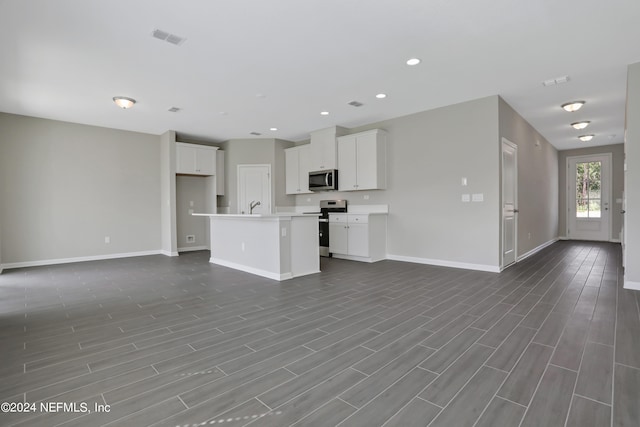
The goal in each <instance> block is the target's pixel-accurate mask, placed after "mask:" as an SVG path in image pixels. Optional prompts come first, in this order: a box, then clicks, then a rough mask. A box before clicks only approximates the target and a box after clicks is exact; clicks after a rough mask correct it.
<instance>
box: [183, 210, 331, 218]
mask: <svg viewBox="0 0 640 427" xmlns="http://www.w3.org/2000/svg"><path fill="white" fill-rule="evenodd" d="M191 215H193V216H209V217H216V218H246V219H252V218H293V217H313V216H317V217H319V216H320V214H319V213H308V214H307V213H299V212H281V213H276V214H208V213H193V214H191Z"/></svg>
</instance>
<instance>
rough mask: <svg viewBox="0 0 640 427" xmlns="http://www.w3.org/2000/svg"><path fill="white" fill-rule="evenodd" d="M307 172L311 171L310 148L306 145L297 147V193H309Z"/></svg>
mask: <svg viewBox="0 0 640 427" xmlns="http://www.w3.org/2000/svg"><path fill="white" fill-rule="evenodd" d="M309 171H311V146H310V145H309V144H306V145H302V146H300V147H298V193H311V191H309Z"/></svg>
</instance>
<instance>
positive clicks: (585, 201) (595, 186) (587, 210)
mask: <svg viewBox="0 0 640 427" xmlns="http://www.w3.org/2000/svg"><path fill="white" fill-rule="evenodd" d="M601 171H602V162H599V161H598V162H584V163H578V164H577V165H576V218H600V216H601V205H602V192H601V185H602V173H601Z"/></svg>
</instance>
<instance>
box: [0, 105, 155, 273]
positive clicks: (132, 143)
mask: <svg viewBox="0 0 640 427" xmlns="http://www.w3.org/2000/svg"><path fill="white" fill-rule="evenodd" d="M0 129H2V132H1V133H0V183H1V184H0V200H1V201H2V204H1V206H0V217H1V220H0V229H1V230H2V255H1V257H2V262H3V263H4V264H5V265H6V264H12V263H21V262H37V261H46V260H53V259H64V258H73V257H85V256H103V255H110V254H121V253H131V252H141V251H154V250H155V251H157V250H158V249H159V248H160V244H161V242H160V232H159V230H160V210H159V209H158V206H160V174H159V167H158V165H159V164H160V150H159V143H160V141H159V138H158V137H157V136H153V135H148V134H142V133H134V132H126V131H119V130H114V129H106V128H100V127H94V126H85V125H78V124H72V123H66V122H59V121H53V120H45V119H38V118H33V117H25V116H17V115H12V114H5V113H0ZM105 236H110V237H111V243H110V244H105V242H104V238H105Z"/></svg>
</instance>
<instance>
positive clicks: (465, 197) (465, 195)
mask: <svg viewBox="0 0 640 427" xmlns="http://www.w3.org/2000/svg"><path fill="white" fill-rule="evenodd" d="M462 201H463V202H464V203H467V202H470V201H471V195H469V194H463V195H462Z"/></svg>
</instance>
